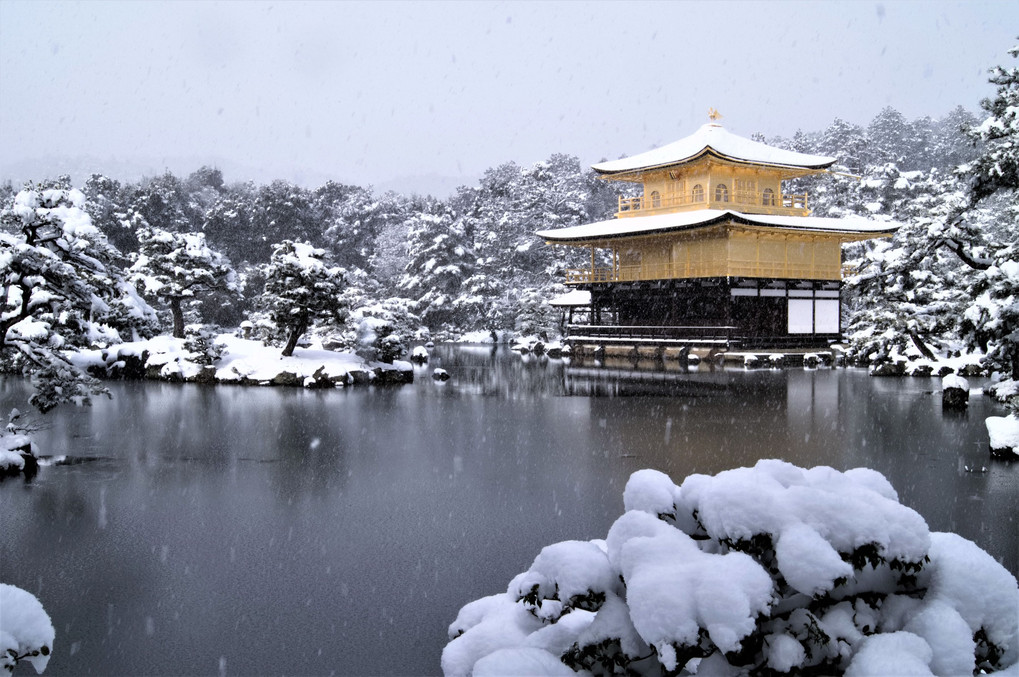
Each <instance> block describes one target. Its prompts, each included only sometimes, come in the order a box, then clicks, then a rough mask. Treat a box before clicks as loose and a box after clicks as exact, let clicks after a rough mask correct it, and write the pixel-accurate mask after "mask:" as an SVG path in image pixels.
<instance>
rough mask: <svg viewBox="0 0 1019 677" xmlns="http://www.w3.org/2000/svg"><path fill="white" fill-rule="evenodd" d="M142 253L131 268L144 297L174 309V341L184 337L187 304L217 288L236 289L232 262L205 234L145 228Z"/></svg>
mask: <svg viewBox="0 0 1019 677" xmlns="http://www.w3.org/2000/svg"><path fill="white" fill-rule="evenodd" d="M137 236H138V244H139V251H138V254H137V256H135V257H134V264H133V265H132V266H131V269H130V277H131V280H132V282H134V283H135V285H136V286H137V287H138V288H139V290H141V291H142V293H143V294H145V295H147V296H150V297H153V298H156V299H159V300H160V301H162V302H163V303H166V304H167V305H168V306H169V308H170V314H171V316H172V317H173V336H174V338H184V307H183V303H184V302H185V301H186V300H188V299H192V298H195V297H196V296H198V295H200V294H202V293H204V292H208V291H210V290H212V289H217V288H227V289H230V288H234V287H235V274H234V271H233V268H232V267H231V266H230V262H229V261H228V260H227V259H226V257H224V256H223V255H222V254H220V253H219V252H217V251H215V250H213V249H212V248H210V247H209V246H208V244H206V242H205V234H204V233H171V232H169V231H166V230H163V229H161V228H154V227H152V226H143V227H142V228H139V229H138V231H137Z"/></svg>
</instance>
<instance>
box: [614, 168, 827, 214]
mask: <svg viewBox="0 0 1019 677" xmlns="http://www.w3.org/2000/svg"><path fill="white" fill-rule="evenodd" d="M784 173H786V172H784V171H783V170H781V169H777V168H776V169H771V168H767V167H759V166H758V167H753V166H742V165H737V164H734V163H728V162H722V161H718V160H712V159H706V160H703V161H701V162H697V163H692V164H690V165H688V166H685V167H682V168H675V169H668V170H655V171H650V172H645V173H643V174H641V175H640V178H641V180H642V181H643V186H644V190H643V194H642V195H639V196H637V197H630V198H624V197H620V198H619V208H618V211H617V212H616V216H617V217H619V218H626V217H630V216H649V215H652V214H665V213H670V212H685V211H694V210H698V209H730V210H733V211H737V212H742V213H744V214H772V215H782V216H808V215H809V214H810V206H809V203H808V196H807V194H806V193H798V194H791V193H784V192H783V187H782V179H783V175H784ZM610 180H611V179H610ZM630 180H632V177H631V179H630Z"/></svg>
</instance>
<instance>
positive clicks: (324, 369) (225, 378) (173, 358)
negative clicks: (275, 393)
mask: <svg viewBox="0 0 1019 677" xmlns="http://www.w3.org/2000/svg"><path fill="white" fill-rule="evenodd" d="M216 343H217V344H221V345H222V346H223V347H224V348H225V350H224V351H223V354H222V356H221V357H220V359H218V360H216V362H215V364H214V365H213V368H214V369H215V380H216V381H218V382H221V383H251V382H254V383H261V384H270V383H273V382H279V380H280V377H281V376H284V375H290V376H291V377H292V378H291V377H288V379H287V380H288V382H293V383H303V384H304V385H305V386H312V385H316V384H321V383H324V382H325V381H330V382H332V383H335V384H337V385H347V384H352V383H354V382H355V379H356V378H358V376H357V375H358V374H365V373H369V374H370V373H372V372H392V371H395V372H401V373H405V372H411V373H412V372H413V367H412V366H411V364H410V363H409V362H404V361H400V360H396V361H394V362H393V364H385V363H382V362H366V361H365V360H364V359H363V358H362V357H360V356H358V355H356V354H354V353H340V352H335V351H331V350H325V349H323V348H322V347H321V345H320V344H314V345H313V346H312V347H309V348H297V349H295V350H294V355H293V356H292V357H283V356H282V355H281V354H280V352H281V351H280V349H279V348H275V347H272V346H266V345H263V344H262V342H261V341H252V340H248V339H243V338H238V337H236V336H234V335H232V334H222V335H220V336H219V337H218V338H217V339H216ZM146 352H147V353H148V358H147V361H146V363H145V366H146V368H147V370H153V369H154V368H158V369H159V377H160V378H163V379H167V380H174V379H181V380H192V379H194V378H196V377H197V376H198V375H199V374H200V373H202V371H203V365H202V364H201V363H200V362H198V361H196V360H195V358H196V356H195V355H193V354H192V353H190V352H188V351H187V350H186V349H185V347H184V340H183V339H175V338H171V337H169V336H158V337H156V338H153V339H149V340H147V341H135V342H130V343H121V344H118V345H115V346H111V347H110V348H107V349H105V350H87V351H82V352H80V353H77V354H74V355H71V356H70V357H71V360H72V361H73V362H74V363H75V365H77V366H78V367H79V368H82V369H85V368H88V367H92V366H98V367H110V366H113V365H117V364H118V363H121V364H122V363H123V360H124V358H126V357H141V356H142V355H143V354H144V353H146ZM368 378H371V376H369V377H368Z"/></svg>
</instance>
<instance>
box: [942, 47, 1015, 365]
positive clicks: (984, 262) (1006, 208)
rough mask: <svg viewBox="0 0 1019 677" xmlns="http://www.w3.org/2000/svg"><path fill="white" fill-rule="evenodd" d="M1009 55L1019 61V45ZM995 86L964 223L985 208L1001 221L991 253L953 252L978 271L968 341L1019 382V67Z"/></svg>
mask: <svg viewBox="0 0 1019 677" xmlns="http://www.w3.org/2000/svg"><path fill="white" fill-rule="evenodd" d="M1009 54H1010V55H1011V56H1012V57H1013V58H1017V57H1019V45H1016V46H1015V47H1013V48H1012V49H1010V50H1009ZM990 81H991V83H993V84H994V85H996V86H997V92H996V95H995V96H994V97H993V98H988V99H984V100H983V101H982V102H981V103H980V105H981V108H983V109H984V111H985V112H986V113H987V118H986V119H985V120H984V121H983V122H982V123H981V124H980V125H978V126H976V127H973V128H972V129H971V130H970V136H971V138H972V139H973V140H974V141H976V142H978V143H981V144H982V151H981V152H980V154H979V155H978V156H977V158H976V159H975V160H974V161H973V162H971V163H969V164H968V165H964V166H963V167H960V170H961V171H962V172H963V173H964V175H965V176H966V177H967V178H968V180H969V191H970V198H971V205H970V207H969V208H968V210H967V211H966V212H964V213H963V214H962V215H961V218H962V219H970V218H971V217H972V215H973V214H974V213H979V211H980V207H981V206H983V205H989V206H991V207H992V209H993V208H994V207H995V206H997V207H998V208H997V209H995V210H994V211H995V213H996V215H997V218H996V219H994V221H993V222H992V224H990V227H986V228H984V234H985V236H986V240H987V253H986V254H983V255H981V252H980V251H976V252H972V251H971V252H964V249H963V247H961V246H960V247H956V248H955V249H954V251H957V253H959V254H960V256H961V257H963V260H965V261H966V262H967V263H969V264H970V265H972V266H973V267H975V268H976V269H977V270H978V271H979V272H978V273H977V274H976V275H975V276H974V278H973V280H972V283H971V284H970V287H969V293H970V296H971V298H972V299H973V304H972V305H971V307H970V308H969V309H968V310H967V311H966V313H965V315H964V319H963V327H962V329H963V336H964V338H966V339H967V340H968V341H969V342H970V344H971V345H977V346H980V347H983V348H986V349H987V350H988V354H987V358H988V361H989V362H990V364H991V366H992V367H994V368H997V369H999V370H1001V371H1003V372H1005V373H1006V374H1008V375H1010V376H1011V378H1012V379H1013V380H1019V228H1017V227H1016V224H1017V223H1019V205H1017V200H1016V198H1017V196H1019V68H1017V67H1015V66H1013V67H1011V68H1005V67H1004V66H996V67H995V68H993V69H992V70H991V78H990Z"/></svg>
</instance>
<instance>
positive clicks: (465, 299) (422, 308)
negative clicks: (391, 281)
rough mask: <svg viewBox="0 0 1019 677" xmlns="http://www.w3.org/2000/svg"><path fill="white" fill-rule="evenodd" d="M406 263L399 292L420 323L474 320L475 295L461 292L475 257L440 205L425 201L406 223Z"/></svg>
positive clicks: (433, 324)
mask: <svg viewBox="0 0 1019 677" xmlns="http://www.w3.org/2000/svg"><path fill="white" fill-rule="evenodd" d="M407 228H408V233H407V237H408V244H407V248H408V252H409V260H408V262H407V266H406V268H405V269H404V273H403V276H402V277H401V278H400V282H399V285H398V287H399V290H400V293H401V294H403V295H405V296H407V297H408V298H411V299H414V300H415V302H416V312H417V314H418V315H419V316H420V317H421V321H422V322H424V323H425V324H426V325H427V326H429V327H432V328H439V327H445V326H453V325H462V324H465V323H467V322H469V321H471V320H473V319H476V317H475V316H476V306H478V305H483V301H482V302H480V303H478V302H477V301H476V298H475V297H476V294H471V293H470V292H469V291H468V290H467V289H466V284H465V283H466V282H467V280H468V279H469V278H471V276H472V275H473V274H474V273H475V270H476V267H477V255H476V254H475V253H474V251H473V248H472V247H471V243H470V241H469V238H468V236H467V233H466V232H464V229H463V222H462V221H459V220H454V218H453V214H452V213H451V211H450V210H449V209H448V207H446V205H444V204H442V203H440V202H438V201H436V200H433V199H428V200H427V201H426V204H425V205H424V206H423V208H422V209H421V210H420V211H419V212H418V213H416V214H413V215H412V216H411V217H410V218H409V219H408V221H407Z"/></svg>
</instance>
